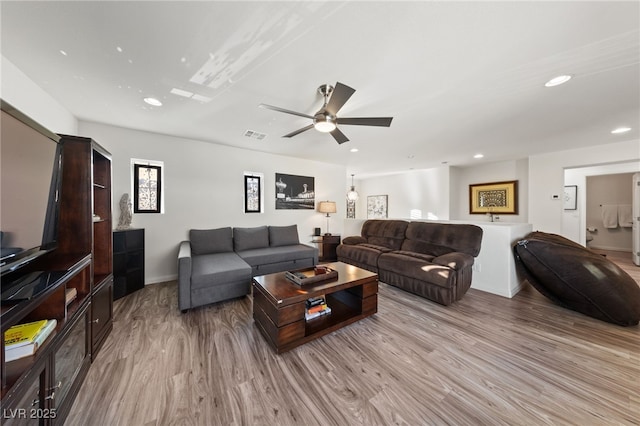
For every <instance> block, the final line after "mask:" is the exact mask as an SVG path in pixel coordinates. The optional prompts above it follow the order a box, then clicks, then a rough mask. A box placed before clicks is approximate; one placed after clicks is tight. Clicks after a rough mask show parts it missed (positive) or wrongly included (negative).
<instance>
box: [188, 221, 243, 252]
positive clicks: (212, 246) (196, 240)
mask: <svg viewBox="0 0 640 426" xmlns="http://www.w3.org/2000/svg"><path fill="white" fill-rule="evenodd" d="M189 241H190V243H191V252H192V253H193V254H196V255H197V254H213V253H225V252H229V251H233V238H232V237H231V227H227V228H218V229H192V230H190V231H189Z"/></svg>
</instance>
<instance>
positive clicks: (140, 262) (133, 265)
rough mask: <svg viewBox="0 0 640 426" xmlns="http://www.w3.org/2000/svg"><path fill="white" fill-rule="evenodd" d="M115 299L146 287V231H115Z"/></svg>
mask: <svg viewBox="0 0 640 426" xmlns="http://www.w3.org/2000/svg"><path fill="white" fill-rule="evenodd" d="M113 280H114V283H113V298H114V300H115V299H119V298H121V297H123V296H126V295H127V294H130V293H133V292H134V291H137V290H140V289H142V288H143V287H144V229H124V230H117V231H113Z"/></svg>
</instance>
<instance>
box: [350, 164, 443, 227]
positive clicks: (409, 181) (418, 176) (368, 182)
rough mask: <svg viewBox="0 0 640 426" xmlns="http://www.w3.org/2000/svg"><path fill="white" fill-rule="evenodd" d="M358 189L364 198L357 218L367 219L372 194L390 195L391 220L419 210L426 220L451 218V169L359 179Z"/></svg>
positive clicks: (409, 216) (357, 181)
mask: <svg viewBox="0 0 640 426" xmlns="http://www.w3.org/2000/svg"><path fill="white" fill-rule="evenodd" d="M355 186H356V190H357V191H358V194H359V195H360V198H359V199H358V201H357V203H356V218H357V219H366V218H367V197H368V196H371V195H388V217H389V218H393V219H410V218H411V214H412V211H414V213H415V212H417V211H419V212H421V215H422V216H421V218H422V219H432V220H447V219H449V214H450V213H449V186H450V185H449V167H438V168H433V169H427V170H411V171H407V172H405V173H398V174H390V175H384V176H376V177H371V178H367V179H357V180H356V181H355ZM345 193H346V191H345ZM343 198H344V195H343ZM342 217H344V215H343V216H342ZM414 219H417V218H416V217H414Z"/></svg>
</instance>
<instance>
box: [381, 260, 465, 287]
mask: <svg viewBox="0 0 640 426" xmlns="http://www.w3.org/2000/svg"><path fill="white" fill-rule="evenodd" d="M378 269H379V270H380V271H382V270H384V271H387V272H391V273H393V274H396V275H399V276H404V277H409V278H413V279H416V280H419V281H425V282H428V283H430V284H433V285H437V286H440V287H451V286H453V284H454V271H453V269H451V268H449V267H447V266H443V265H438V264H435V263H432V262H430V261H428V260H425V259H424V258H421V257H420V256H415V253H411V254H403V253H402V252H391V253H383V254H382V255H380V258H379V259H378Z"/></svg>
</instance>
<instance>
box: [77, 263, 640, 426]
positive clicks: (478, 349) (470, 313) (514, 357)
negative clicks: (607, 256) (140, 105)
mask: <svg viewBox="0 0 640 426" xmlns="http://www.w3.org/2000/svg"><path fill="white" fill-rule="evenodd" d="M622 266H623V267H624V268H625V269H627V270H628V271H629V272H630V273H632V274H634V275H633V276H634V277H636V279H638V272H637V271H638V270H639V269H640V268H639V267H637V266H634V265H633V264H631V262H629V265H626V266H625V265H622ZM251 300H252V299H251V297H250V296H248V297H245V298H242V299H236V300H233V301H229V302H224V303H220V304H216V305H213V306H208V307H204V308H201V309H194V310H192V311H190V312H188V313H187V314H181V313H180V311H179V310H178V307H177V295H176V282H168V283H162V284H155V285H149V286H147V287H145V288H144V289H143V290H140V291H138V292H136V293H133V294H131V295H129V296H126V297H125V298H123V299H120V300H118V301H116V302H115V304H114V309H115V312H114V317H115V323H114V328H113V332H112V333H111V335H110V336H109V338H108V339H107V341H106V343H105V345H104V347H103V348H102V350H101V352H100V353H99V355H98V357H97V359H96V360H95V362H94V363H93V365H92V367H91V369H90V371H89V374H88V376H87V378H86V380H85V382H84V384H83V386H82V388H81V389H80V392H79V394H78V397H77V398H76V401H75V403H74V406H73V408H72V410H71V413H70V415H69V417H68V419H67V422H66V424H67V425H174V424H179V425H316V424H317V425H323V426H324V425H352V424H353V425H387V424H400V425H444V424H447V425H543V424H553V425H614V424H615V425H617V424H622V425H633V424H635V425H637V424H640V327H639V326H635V327H620V326H615V325H612V324H608V323H605V322H602V321H598V320H595V319H592V318H589V317H586V316H584V315H580V314H578V313H576V312H573V311H569V310H566V309H563V308H560V307H558V306H555V305H553V304H552V303H551V302H549V301H548V300H547V299H545V298H544V297H543V296H542V295H540V294H539V293H538V292H537V291H535V290H534V289H533V288H531V287H527V288H525V289H524V290H522V291H521V292H520V293H518V294H517V295H516V296H515V297H514V298H513V299H506V298H503V297H500V296H496V295H492V294H489V293H484V292H481V291H478V290H474V289H471V290H470V291H469V292H468V293H467V294H466V296H465V297H464V298H463V299H462V300H461V301H460V302H457V303H455V304H453V305H451V306H448V307H444V306H440V305H438V304H435V303H432V302H430V301H428V300H425V299H422V298H420V297H417V296H414V295H411V294H409V293H406V292H404V291H402V290H399V289H397V288H395V287H392V286H388V285H385V284H380V293H379V307H378V313H377V314H376V315H374V316H372V317H369V318H366V319H364V320H362V321H360V322H358V323H355V324H352V325H350V326H348V327H345V328H343V329H341V330H338V331H337V332H335V333H332V334H329V335H327V336H325V337H323V338H321V339H319V340H317V341H314V342H311V343H308V344H306V345H303V346H301V347H298V348H296V349H294V350H292V351H290V352H287V353H284V354H282V355H276V354H275V353H274V352H273V350H272V349H271V348H270V347H269V346H268V345H267V343H266V341H265V340H264V338H263V337H262V335H261V334H259V332H258V330H257V329H256V327H255V326H254V324H253V319H252V316H251V309H252V302H251Z"/></svg>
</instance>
